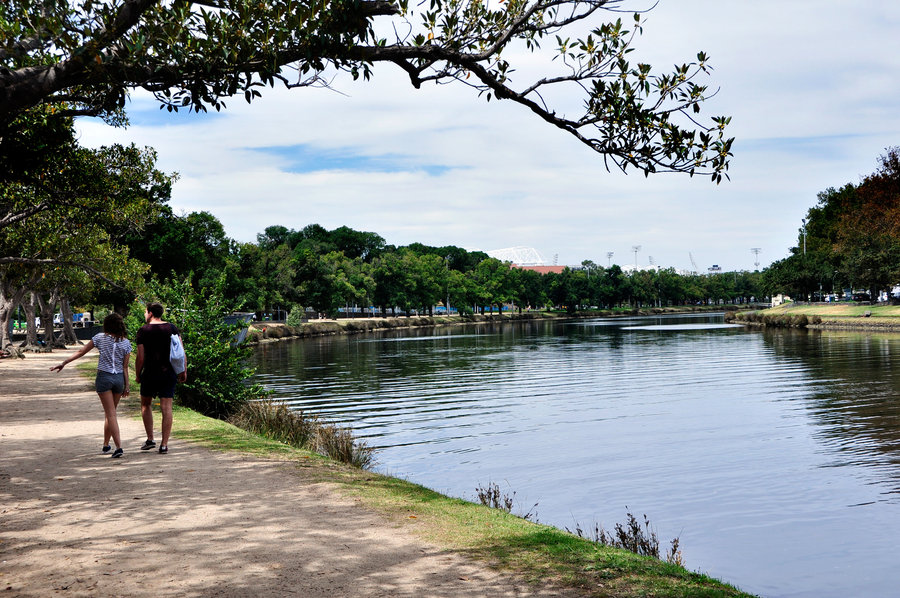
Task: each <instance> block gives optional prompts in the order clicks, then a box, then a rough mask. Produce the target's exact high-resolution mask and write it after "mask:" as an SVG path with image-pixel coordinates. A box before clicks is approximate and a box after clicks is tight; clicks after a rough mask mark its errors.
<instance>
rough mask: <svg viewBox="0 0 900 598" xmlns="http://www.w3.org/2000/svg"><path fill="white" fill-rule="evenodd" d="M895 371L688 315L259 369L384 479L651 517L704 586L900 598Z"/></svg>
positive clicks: (589, 514) (439, 339) (441, 333)
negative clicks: (357, 449)
mask: <svg viewBox="0 0 900 598" xmlns="http://www.w3.org/2000/svg"><path fill="white" fill-rule="evenodd" d="M898 357H900V335H896V336H886V335H881V336H877V335H867V334H858V333H852V334H851V333H825V332H816V331H809V332H807V331H783V330H780V331H759V330H747V329H745V328H743V327H738V326H730V325H727V324H724V323H723V319H722V316H721V315H719V316H695V315H688V316H661V317H652V318H629V319H612V320H576V321H565V322H562V321H549V322H531V323H515V324H510V323H507V324H502V325H500V324H482V325H471V326H461V327H449V328H437V329H427V330H412V331H410V330H404V331H394V332H388V333H373V334H368V335H359V336H338V337H326V338H318V339H310V340H302V341H300V340H298V341H292V342H284V343H276V344H268V345H263V346H260V347H258V349H257V350H256V353H255V356H254V361H255V365H256V366H257V367H258V381H259V382H261V383H262V384H263V385H265V386H266V387H267V388H268V389H270V390H271V391H272V393H273V396H274V397H275V398H276V399H279V400H282V401H286V402H288V403H289V404H290V405H292V407H294V408H296V409H302V410H304V411H306V412H310V413H317V414H320V415H322V416H325V417H327V418H329V419H332V420H334V421H338V422H342V423H345V424H346V425H348V426H350V427H352V428H353V429H354V431H355V433H356V435H357V436H358V437H359V438H362V439H363V440H365V441H366V442H367V443H368V444H369V445H370V446H374V447H376V448H377V449H378V452H377V461H378V465H377V467H376V469H378V470H379V471H382V472H385V473H388V474H390V475H394V476H398V477H402V478H407V479H409V480H411V481H414V482H417V483H420V484H423V485H425V486H428V487H430V488H433V489H435V490H438V491H440V492H444V493H446V494H449V495H453V496H460V497H463V498H467V499H470V500H471V499H474V498H475V494H476V492H475V490H476V487H479V486H486V485H487V484H489V483H497V484H499V486H500V488H501V490H502V491H503V492H504V493H506V494H509V495H512V494H513V492H514V493H515V503H516V507H515V508H514V509H513V511H514V512H516V513H519V514H523V513H526V512H529V511H530V512H532V514H533V516H535V517H536V518H537V520H538V521H540V522H541V523H546V524H550V525H555V526H557V527H562V528H569V529H574V528H575V526H576V525H579V526H581V527H582V528H588V527H590V528H593V526H594V524H597V523H599V524H600V525H602V526H603V527H604V528H605V529H607V530H612V529H614V526H615V524H616V523H617V522H623V521H624V520H625V513H626V511H629V512H632V513H634V514H635V515H636V516H637V517H638V518H640V517H641V516H642V515H643V514H646V515H647V516H648V517H649V519H650V521H651V523H652V525H653V527H654V528H655V529H656V531H657V533H658V535H659V538H660V544H661V548H664V547H665V546H666V545H667V544H668V541H669V540H670V539H671V538H673V537H676V536H678V537H679V538H680V540H681V546H682V550H683V555H684V559H685V561H686V566H687V567H688V568H689V569H691V570H696V571H701V572H704V573H708V574H710V575H712V576H714V577H717V578H719V579H722V580H724V581H728V582H730V583H733V584H735V585H737V586H738V587H740V588H741V589H743V590H745V591H748V592H752V593H756V594H759V595H762V596H767V597H771V598H775V597H810V598H812V597H815V598H830V597H834V598H837V597H841V598H845V597H848V596H885V597H887V596H897V595H898V592H900V554H898V549H897V539H898V538H900V369H898V366H897V365H895V364H894V363H893V362H894V361H895V360H896V359H897V358H898ZM535 505H536V506H535ZM662 552H665V550H664V549H663V550H662Z"/></svg>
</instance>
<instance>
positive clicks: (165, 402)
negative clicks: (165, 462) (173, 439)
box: [159, 397, 172, 448]
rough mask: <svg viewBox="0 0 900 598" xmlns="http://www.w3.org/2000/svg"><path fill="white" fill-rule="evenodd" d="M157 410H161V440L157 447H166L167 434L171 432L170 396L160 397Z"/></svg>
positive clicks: (167, 442) (167, 444) (167, 443)
mask: <svg viewBox="0 0 900 598" xmlns="http://www.w3.org/2000/svg"><path fill="white" fill-rule="evenodd" d="M159 410H160V411H161V412H162V442H160V444H159V448H168V447H169V434H171V433H172V397H169V398H163V397H160V399H159Z"/></svg>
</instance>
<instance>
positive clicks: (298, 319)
mask: <svg viewBox="0 0 900 598" xmlns="http://www.w3.org/2000/svg"><path fill="white" fill-rule="evenodd" d="M305 317H306V309H305V308H304V307H303V306H302V305H295V306H294V307H292V308H291V311H290V313H289V314H288V317H287V319H286V320H285V322H284V323H285V324H287V325H288V326H299V325H300V324H302V323H303V319H304V318H305Z"/></svg>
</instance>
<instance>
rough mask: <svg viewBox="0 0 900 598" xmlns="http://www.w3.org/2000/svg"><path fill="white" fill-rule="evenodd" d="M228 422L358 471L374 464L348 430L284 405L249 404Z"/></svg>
mask: <svg viewBox="0 0 900 598" xmlns="http://www.w3.org/2000/svg"><path fill="white" fill-rule="evenodd" d="M229 421H230V423H232V424H234V425H235V426H237V427H238V428H242V429H244V430H248V431H250V432H253V433H255V434H260V435H262V436H266V437H267V438H271V439H272V440H277V441H279V442H284V443H285V444H289V445H291V446H295V447H297V448H302V449H306V450H310V451H313V452H317V453H319V454H322V455H326V456H328V457H331V458H332V459H334V460H335V461H340V462H342V463H348V464H350V465H353V466H354V467H359V468H361V469H366V468H368V467H371V466H372V464H373V463H374V460H375V455H374V451H373V450H372V449H371V448H369V447H368V446H367V445H366V443H364V442H360V441H357V440H356V439H355V438H354V437H353V432H352V431H351V430H350V429H349V428H344V427H341V426H337V425H334V424H330V423H326V422H323V421H321V420H320V419H319V418H317V417H315V416H309V415H306V414H304V413H303V412H302V411H293V410H291V409H289V408H288V407H287V406H286V405H285V404H283V403H277V402H274V401H269V400H265V401H250V402H248V403H245V404H244V405H243V407H241V409H240V410H239V411H238V412H237V413H236V414H234V415H233V416H232V417H231V419H230V420H229Z"/></svg>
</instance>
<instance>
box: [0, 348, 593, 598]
mask: <svg viewBox="0 0 900 598" xmlns="http://www.w3.org/2000/svg"><path fill="white" fill-rule="evenodd" d="M71 352H72V351H55V352H54V353H53V354H39V355H34V354H29V355H28V356H27V357H26V358H25V359H3V360H0V596H154V597H158V596H176V595H177V596H303V597H309V598H317V597H323V598H324V597H327V598H339V597H343V596H435V597H444V596H446V597H469V596H491V597H492V598H498V597H505V596H516V597H519V596H569V595H577V593H574V592H573V593H570V592H569V591H567V590H563V591H557V590H554V589H552V588H548V587H535V586H532V585H529V584H527V583H525V582H523V581H521V580H519V579H517V578H515V577H514V576H510V575H507V574H501V573H497V572H496V571H493V570H492V569H490V568H489V567H487V566H486V565H485V564H483V563H480V562H475V561H470V560H468V559H466V558H464V557H461V556H459V555H457V554H454V553H451V552H446V551H442V550H441V549H439V548H436V547H434V546H431V545H428V544H425V543H424V542H422V541H421V540H419V539H418V538H416V537H415V536H413V535H412V534H411V533H410V532H409V531H408V530H406V529H404V528H402V527H399V526H398V525H397V524H395V523H392V522H390V521H388V520H387V519H386V518H384V517H382V516H380V515H379V514H377V513H375V512H372V511H370V510H368V509H366V508H364V507H363V506H361V505H360V504H357V503H355V502H354V501H353V500H351V499H348V498H345V497H343V496H341V495H340V494H339V493H338V492H337V491H336V490H335V489H334V488H332V487H330V486H328V485H327V484H321V483H313V482H311V481H309V480H306V479H304V474H303V471H302V469H300V468H298V467H296V466H295V465H293V464H291V463H289V462H283V461H282V462H279V461H269V460H265V459H261V458H256V457H247V456H243V455H237V454H230V453H221V452H214V451H210V450H208V449H205V448H203V447H200V446H197V445H192V444H190V443H186V442H184V441H180V440H178V437H177V433H178V420H177V417H176V420H175V429H174V434H173V435H174V439H173V441H172V442H171V444H170V452H169V454H168V455H160V454H158V453H156V452H155V451H149V452H142V451H140V450H138V447H139V446H140V444H141V442H143V439H144V434H143V426H142V425H141V423H140V421H137V420H135V419H133V418H131V417H128V416H124V415H122V414H121V413H120V417H119V425H120V426H121V430H122V442H123V447H124V448H125V456H124V457H123V458H122V459H111V458H110V457H109V456H107V455H101V454H100V445H101V444H102V431H103V430H102V427H103V410H102V408H101V406H100V402H99V400H98V398H97V395H96V393H94V391H93V384H92V382H91V381H90V380H88V379H86V378H84V377H83V376H81V375H80V374H79V373H78V372H77V371H76V370H75V368H74V365H72V366H69V367H67V368H66V369H64V370H63V371H62V372H61V373H58V374H57V373H51V372H50V371H49V368H50V366H51V365H53V364H56V363H58V362H59V361H61V360H62V359H64V358H65V356H66V355H68V354H70V353H71ZM121 411H122V410H120V412H121ZM158 415H159V414H158V412H157V413H156V416H157V421H156V425H157V427H158V426H159V418H158Z"/></svg>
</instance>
